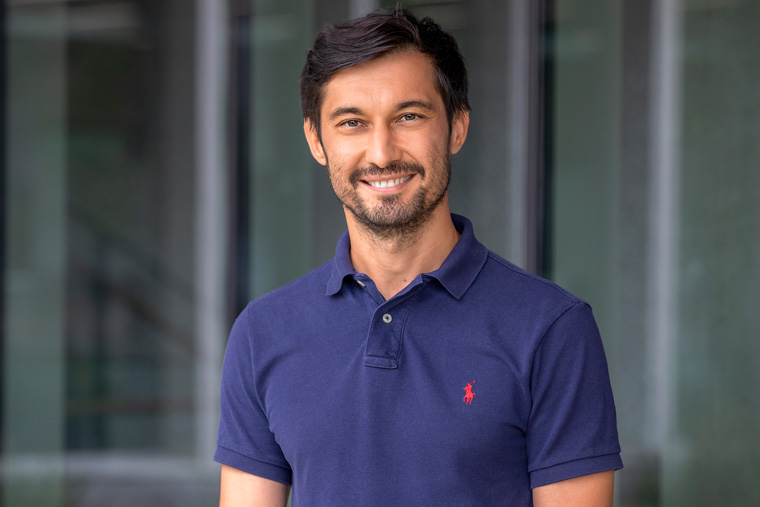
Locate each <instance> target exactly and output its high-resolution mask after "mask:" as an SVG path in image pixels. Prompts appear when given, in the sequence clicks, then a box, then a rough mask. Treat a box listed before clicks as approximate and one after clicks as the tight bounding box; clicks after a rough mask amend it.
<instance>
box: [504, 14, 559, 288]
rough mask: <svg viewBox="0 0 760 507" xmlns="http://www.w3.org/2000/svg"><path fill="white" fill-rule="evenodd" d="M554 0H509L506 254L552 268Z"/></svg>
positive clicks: (539, 270)
mask: <svg viewBox="0 0 760 507" xmlns="http://www.w3.org/2000/svg"><path fill="white" fill-rule="evenodd" d="M553 13H554V2H553V0H542V1H538V2H533V1H530V0H512V1H511V2H510V12H509V19H510V29H509V32H510V34H511V38H510V40H509V41H508V44H509V47H510V56H509V59H510V61H509V69H510V80H511V82H510V89H511V92H510V98H509V123H510V127H509V132H510V137H509V140H508V141H509V145H510V150H509V153H510V160H509V165H510V168H509V171H510V179H509V184H510V188H509V192H510V209H509V214H510V254H509V257H510V259H511V260H512V261H513V262H515V264H518V265H520V266H522V267H524V268H525V269H526V270H528V271H530V272H532V273H536V274H539V275H542V276H549V275H550V273H551V242H550V238H551V209H550V207H551V173H552V160H553V156H552V151H551V150H552V146H553V132H552V123H553V122H552V119H553V118H552V116H553V114H554V113H553V107H552V104H553V101H552V99H553V93H554V91H553V87H552V84H553V69H554V56H553V30H554V25H553Z"/></svg>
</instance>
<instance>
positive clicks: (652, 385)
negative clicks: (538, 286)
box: [551, 0, 760, 506]
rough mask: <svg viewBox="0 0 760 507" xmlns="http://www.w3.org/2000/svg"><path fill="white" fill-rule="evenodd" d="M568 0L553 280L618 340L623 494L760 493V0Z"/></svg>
mask: <svg viewBox="0 0 760 507" xmlns="http://www.w3.org/2000/svg"><path fill="white" fill-rule="evenodd" d="M557 6H558V12H557V20H556V27H557V30H556V34H557V39H556V58H557V60H556V61H557V67H556V81H555V83H554V100H555V104H556V110H555V125H556V131H555V132H554V135H555V140H556V144H555V145H554V146H553V154H554V159H553V165H554V167H555V174H554V187H553V192H554V200H553V209H554V213H553V231H554V233H553V236H552V238H551V240H552V244H553V245H554V252H553V267H554V270H553V276H554V278H555V279H556V280H557V281H558V282H560V283H561V284H563V285H564V286H566V287H567V288H568V289H570V290H571V291H574V292H575V293H577V294H578V295H580V296H581V297H583V298H585V299H587V300H588V301H589V302H590V303H591V304H592V306H593V307H594V309H595V313H596V316H597V319H598V321H599V325H600V327H601V330H602V335H603V337H604V340H605V345H606V348H607V354H608V359H609V362H610V368H611V373H612V381H613V389H614V391H615V395H616V401H617V406H618V419H619V429H620V433H621V439H622V445H623V451H624V457H623V458H624V462H625V464H626V468H625V469H624V470H623V471H622V472H620V473H619V474H618V488H617V493H618V502H617V503H616V505H621V506H654V505H666V506H680V505H684V506H686V505H689V506H702V505H704V506H709V505H727V506H728V505H731V506H744V505H755V504H757V503H758V502H760V487H758V485H757V482H756V481H754V480H753V479H752V477H755V476H757V475H758V473H760V441H758V439H757V437H756V435H757V428H758V427H760V405H758V403H757V402H756V399H755V398H756V396H754V394H753V393H754V391H753V388H754V386H756V385H758V373H757V368H756V367H755V366H754V364H753V359H756V358H757V357H760V355H759V354H758V352H760V350H759V347H760V345H759V344H760V342H759V341H758V340H757V336H756V335H757V332H756V329H757V328H758V325H760V317H759V315H760V314H758V312H757V309H758V308H760V292H758V291H757V289H756V285H757V284H758V283H759V282H760V271H759V270H758V263H757V259H758V258H760V227H759V226H760V209H759V207H758V202H760V199H758V197H760V181H759V180H760V176H759V175H758V171H757V170H756V168H757V167H758V165H759V164H760V152H759V151H758V150H757V142H756V140H757V138H758V135H760V108H759V107H758V104H760V91H759V90H758V87H757V86H756V83H757V81H758V78H759V77H760V64H758V60H757V58H756V56H757V51H756V49H755V48H757V47H760V46H759V44H760V34H759V33H758V31H757V29H756V27H757V26H758V23H759V22H760V5H758V3H757V2H751V1H723V0H700V1H698V0H683V1H682V2H675V1H674V2H664V1H663V2H655V1H648V2H638V1H621V2H606V1H601V0H574V1H567V2H558V3H557Z"/></svg>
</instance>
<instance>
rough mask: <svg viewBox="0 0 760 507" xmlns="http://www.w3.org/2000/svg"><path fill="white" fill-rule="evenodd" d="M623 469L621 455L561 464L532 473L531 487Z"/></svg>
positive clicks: (605, 455) (596, 457) (593, 457)
mask: <svg viewBox="0 0 760 507" xmlns="http://www.w3.org/2000/svg"><path fill="white" fill-rule="evenodd" d="M621 468H623V461H622V460H621V459H620V453H614V454H604V455H602V456H592V457H590V458H583V459H579V460H575V461H568V462H566V463H560V464H559V465H554V466H552V467H547V468H541V469H539V470H534V471H532V472H531V473H530V487H531V489H532V488H537V487H539V486H545V485H547V484H552V483H555V482H560V481H565V480H567V479H575V478H576V477H581V476H583V475H591V474H596V473H599V472H607V471H610V470H620V469H621Z"/></svg>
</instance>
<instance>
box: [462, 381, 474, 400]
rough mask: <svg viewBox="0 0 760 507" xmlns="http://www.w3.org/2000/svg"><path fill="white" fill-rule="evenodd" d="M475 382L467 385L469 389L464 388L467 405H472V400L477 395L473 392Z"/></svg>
mask: <svg viewBox="0 0 760 507" xmlns="http://www.w3.org/2000/svg"><path fill="white" fill-rule="evenodd" d="M474 383H475V381H474V380H473V381H472V382H470V383H469V384H467V387H465V388H464V398H463V400H464V402H465V404H467V405H470V404H471V403H472V399H473V398H474V397H475V393H473V392H472V384H474Z"/></svg>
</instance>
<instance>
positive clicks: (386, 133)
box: [366, 125, 401, 167]
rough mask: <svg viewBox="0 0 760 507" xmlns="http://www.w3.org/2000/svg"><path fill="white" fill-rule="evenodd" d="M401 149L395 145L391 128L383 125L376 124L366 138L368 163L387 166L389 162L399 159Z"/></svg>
mask: <svg viewBox="0 0 760 507" xmlns="http://www.w3.org/2000/svg"><path fill="white" fill-rule="evenodd" d="M400 156H401V150H399V148H398V146H397V145H396V139H395V137H394V133H393V130H392V129H390V128H388V127H387V126H385V125H378V126H376V127H375V128H374V129H372V132H371V134H370V138H369V139H368V145H367V152H366V159H367V163H368V164H375V165H376V166H378V167H387V166H388V164H389V163H391V162H395V161H397V160H399V158H400Z"/></svg>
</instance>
